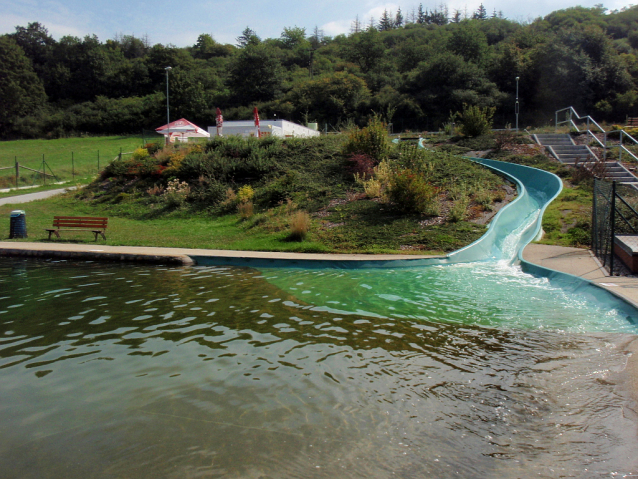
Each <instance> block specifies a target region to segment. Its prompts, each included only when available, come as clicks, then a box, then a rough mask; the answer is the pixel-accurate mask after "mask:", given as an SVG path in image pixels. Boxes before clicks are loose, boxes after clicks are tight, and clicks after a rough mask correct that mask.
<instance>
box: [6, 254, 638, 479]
mask: <svg viewBox="0 0 638 479" xmlns="http://www.w3.org/2000/svg"><path fill="white" fill-rule="evenodd" d="M632 321H633V320H632V319H631V318H628V317H627V315H626V314H625V313H622V311H620V310H614V309H611V310H604V309H601V308H599V307H598V306H596V304H595V303H592V302H589V301H587V300H585V299H583V298H579V297H575V296H574V295H569V294H567V293H565V292H564V291H563V290H561V289H560V288H557V287H555V286H552V284H550V283H549V282H548V281H547V280H544V279H541V278H536V277H534V276H530V275H527V274H525V273H522V272H521V271H520V270H519V269H517V268H515V267H511V266H509V265H508V264H507V263H506V262H504V263H497V264H494V263H491V264H490V263H484V264H483V263H475V264H472V265H467V264H465V265H464V264H459V265H449V266H432V267H426V268H419V269H400V270H399V269H397V270H360V271H359V270H352V271H343V270H299V269H263V270H261V271H258V270H255V269H249V268H238V267H183V268H164V267H146V266H145V267H140V266H130V265H107V264H95V263H73V262H37V261H31V260H1V261H0V464H1V470H2V473H1V474H0V476H1V477H3V478H60V477H64V478H88V477H109V478H111V477H113V478H119V477H126V478H147V477H148V478H158V477H170V478H173V477H174V478H187V477H229V478H263V479H265V478H279V477H282V478H283V477H285V478H295V477H298V478H324V477H330V478H334V477H339V478H341V477H352V478H364V477H365V478H369V477H370V478H377V477H378V478H388V477H404V478H405V477H409V478H412V477H437V478H440V477H481V478H518V477H552V478H553V477H609V476H610V475H616V476H615V477H622V475H623V474H624V475H627V474H630V473H632V472H634V473H635V472H636V471H637V470H638V469H637V461H636V458H635V451H636V447H637V446H638V444H637V443H636V442H637V441H636V434H635V431H636V422H635V418H634V417H633V416H631V414H630V409H631V408H632V407H634V405H633V403H631V401H630V399H628V398H627V397H625V396H624V394H623V393H622V389H621V388H620V386H621V385H620V384H619V381H620V378H621V375H619V372H620V371H621V370H622V369H623V368H624V366H625V363H626V360H627V355H626V352H625V346H626V345H627V343H628V342H629V341H632V340H634V339H635V338H636V333H637V332H638V330H637V328H636V326H635V324H634V323H633V322H632ZM634 409H635V408H634Z"/></svg>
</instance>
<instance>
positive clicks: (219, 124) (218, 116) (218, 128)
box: [217, 108, 224, 136]
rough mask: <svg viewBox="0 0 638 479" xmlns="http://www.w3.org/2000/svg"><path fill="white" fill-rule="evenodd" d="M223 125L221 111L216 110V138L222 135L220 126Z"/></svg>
mask: <svg viewBox="0 0 638 479" xmlns="http://www.w3.org/2000/svg"><path fill="white" fill-rule="evenodd" d="M223 125H224V117H223V116H222V111H221V110H220V109H219V108H217V136H223V135H222V126H223Z"/></svg>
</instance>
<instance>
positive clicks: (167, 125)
mask: <svg viewBox="0 0 638 479" xmlns="http://www.w3.org/2000/svg"><path fill="white" fill-rule="evenodd" d="M172 69H173V68H172V67H166V68H164V70H166V127H167V128H168V136H167V137H166V144H167V145H168V144H169V143H170V142H171V115H170V110H169V108H168V72H169V71H171V70H172Z"/></svg>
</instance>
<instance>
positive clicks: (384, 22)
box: [377, 10, 394, 32]
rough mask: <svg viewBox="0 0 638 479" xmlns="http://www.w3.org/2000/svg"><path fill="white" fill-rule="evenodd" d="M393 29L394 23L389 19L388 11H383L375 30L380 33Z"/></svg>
mask: <svg viewBox="0 0 638 479" xmlns="http://www.w3.org/2000/svg"><path fill="white" fill-rule="evenodd" d="M393 28H394V22H393V21H392V18H391V17H390V14H389V13H388V11H387V10H384V11H383V15H381V20H379V25H378V27H377V29H378V30H379V31H380V32H385V31H387V30H392V29H393Z"/></svg>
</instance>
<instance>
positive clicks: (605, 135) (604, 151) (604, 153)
mask: <svg viewBox="0 0 638 479" xmlns="http://www.w3.org/2000/svg"><path fill="white" fill-rule="evenodd" d="M603 139H604V141H605V148H604V149H603V161H607V132H605V133H604V135H603Z"/></svg>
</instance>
